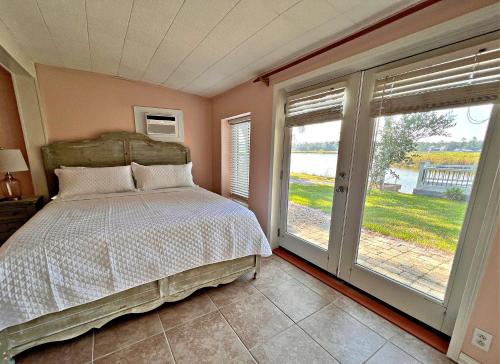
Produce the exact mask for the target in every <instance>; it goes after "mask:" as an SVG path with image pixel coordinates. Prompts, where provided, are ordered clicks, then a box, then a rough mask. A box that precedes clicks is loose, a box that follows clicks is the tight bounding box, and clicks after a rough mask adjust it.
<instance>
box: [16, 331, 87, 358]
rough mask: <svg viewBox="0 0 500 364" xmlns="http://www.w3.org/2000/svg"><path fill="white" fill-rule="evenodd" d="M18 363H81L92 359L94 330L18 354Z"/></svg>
mask: <svg viewBox="0 0 500 364" xmlns="http://www.w3.org/2000/svg"><path fill="white" fill-rule="evenodd" d="M15 359H16V364H53V363H58V364H80V363H87V362H89V361H91V360H92V332H90V333H87V334H85V335H83V336H81V337H78V338H75V339H71V340H67V341H61V342H56V343H51V344H45V345H42V346H39V347H36V348H33V349H30V350H28V351H26V352H24V353H21V354H19V355H18V356H16V358H15Z"/></svg>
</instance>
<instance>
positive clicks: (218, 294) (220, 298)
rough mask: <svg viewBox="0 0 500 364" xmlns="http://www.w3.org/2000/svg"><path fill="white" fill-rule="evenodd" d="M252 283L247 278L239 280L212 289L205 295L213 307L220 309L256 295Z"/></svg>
mask: <svg viewBox="0 0 500 364" xmlns="http://www.w3.org/2000/svg"><path fill="white" fill-rule="evenodd" d="M252 283H253V282H252V281H251V280H248V278H241V279H237V280H236V281H234V282H231V283H228V284H225V285H221V286H218V287H215V288H212V289H210V290H208V291H207V294H208V295H209V296H210V298H211V299H212V301H213V302H214V303H215V305H216V306H217V307H219V308H220V307H223V306H226V305H229V304H231V303H233V302H236V301H239V300H241V299H243V298H247V297H249V296H251V295H252V294H254V293H256V292H257V290H256V289H255V288H254V287H253V285H252Z"/></svg>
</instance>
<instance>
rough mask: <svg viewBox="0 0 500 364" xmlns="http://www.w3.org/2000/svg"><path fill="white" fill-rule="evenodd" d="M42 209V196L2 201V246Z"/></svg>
mask: <svg viewBox="0 0 500 364" xmlns="http://www.w3.org/2000/svg"><path fill="white" fill-rule="evenodd" d="M42 207H43V197H42V196H29V197H23V198H22V199H21V200H17V201H0V246H1V245H2V244H3V243H4V242H5V241H6V240H7V239H8V238H9V237H10V236H11V235H12V234H14V233H15V232H16V230H17V229H19V228H20V227H21V226H22V225H23V224H24V223H26V221H28V220H29V219H30V218H31V217H32V216H33V215H34V214H35V213H36V212H37V211H38V210H40V209H41V208H42Z"/></svg>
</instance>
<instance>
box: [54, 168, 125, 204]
mask: <svg viewBox="0 0 500 364" xmlns="http://www.w3.org/2000/svg"><path fill="white" fill-rule="evenodd" d="M54 173H55V174H56V176H57V177H58V178H59V197H70V196H77V195H90V194H96V193H112V192H125V191H134V190H135V186H134V180H133V178H132V170H131V168H130V166H119V167H103V168H64V169H56V170H55V171H54Z"/></svg>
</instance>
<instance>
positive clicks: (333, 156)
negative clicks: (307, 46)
mask: <svg viewBox="0 0 500 364" xmlns="http://www.w3.org/2000/svg"><path fill="white" fill-rule="evenodd" d="M485 48H486V51H485V50H484V49H485ZM499 68H500V51H499V50H498V49H495V48H494V47H493V48H492V47H491V46H490V45H481V46H477V47H475V48H472V49H464V50H459V51H457V52H455V53H449V54H445V55H440V56H439V57H437V58H429V59H423V60H422V57H420V59H419V60H418V61H417V62H413V63H411V60H410V61H408V60H406V61H403V62H399V63H397V64H393V65H384V66H383V67H379V68H376V69H372V70H369V71H365V72H360V73H357V74H354V75H351V76H349V77H347V78H345V79H342V80H335V81H334V82H333V84H332V85H334V86H335V87H337V88H339V87H343V88H344V94H343V95H342V110H341V111H342V113H341V115H338V114H337V115H333V118H331V120H330V119H328V118H325V117H319V118H318V117H317V116H316V115H315V113H310V114H309V115H308V112H307V111H311V110H313V107H314V106H315V105H316V106H317V105H321V102H322V101H321V99H319V98H318V97H315V96H314V95H317V91H318V90H320V91H323V89H321V88H320V89H317V90H316V91H314V90H309V91H307V90H306V93H305V94H304V93H298V94H297V95H295V94H291V95H290V97H289V98H288V101H287V109H286V115H285V117H286V127H285V138H284V140H285V142H284V156H283V166H284V168H283V178H282V198H281V204H282V205H281V215H280V231H279V242H280V245H281V246H283V247H284V248H286V249H288V250H290V251H292V252H294V253H296V254H298V255H299V256H302V257H303V258H305V259H306V260H308V261H310V262H312V263H313V264H315V265H317V266H319V267H321V268H323V269H325V270H328V271H329V272H331V273H333V274H334V275H336V276H338V277H339V278H341V279H343V280H345V281H347V282H349V283H351V284H353V285H354V286H356V287H358V288H360V289H362V290H364V291H366V292H368V293H370V294H371V295H373V296H375V297H377V298H379V299H381V300H383V301H385V302H387V303H388V304H390V305H392V306H394V307H396V308H398V309H400V310H402V311H403V312H406V313H408V314H409V315H411V316H413V317H415V318H417V319H418V320H421V321H422V322H425V323H427V324H428V325H430V326H432V327H434V328H436V329H438V330H440V331H442V332H444V333H447V334H451V331H452V330H453V325H454V322H455V319H456V315H457V311H458V307H459V304H460V299H461V294H462V291H463V288H464V285H465V280H466V277H467V272H468V266H469V264H470V260H471V257H472V252H473V251H474V246H475V244H476V241H477V235H478V231H479V229H480V228H481V224H482V221H483V220H484V211H485V206H486V204H487V202H488V198H489V196H490V195H491V193H492V191H493V189H494V188H495V186H494V185H493V180H494V176H495V173H496V171H497V170H498V160H499V148H498V136H499V135H500V131H499V120H498V119H499V106H498V103H497V102H498V101H497V97H498V95H497V94H498V90H500V76H499V73H498V69H499ZM336 97H337V98H338V96H336ZM311 100H312V101H311ZM290 105H292V106H290ZM294 105H295V106H294ZM297 110H299V113H302V114H301V117H299V118H297V117H295V119H294V114H293V112H294V111H295V112H297ZM313 111H314V110H313ZM330 116H332V115H330Z"/></svg>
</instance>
